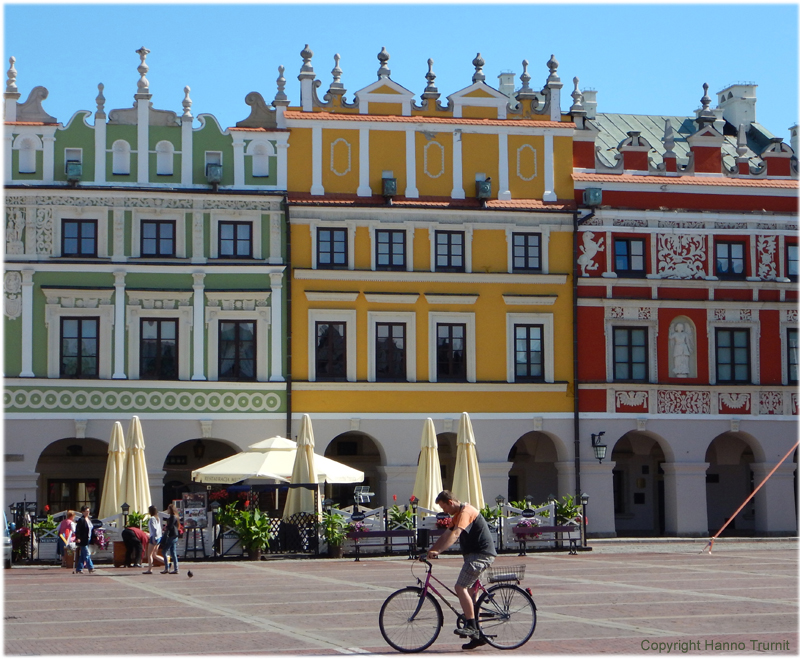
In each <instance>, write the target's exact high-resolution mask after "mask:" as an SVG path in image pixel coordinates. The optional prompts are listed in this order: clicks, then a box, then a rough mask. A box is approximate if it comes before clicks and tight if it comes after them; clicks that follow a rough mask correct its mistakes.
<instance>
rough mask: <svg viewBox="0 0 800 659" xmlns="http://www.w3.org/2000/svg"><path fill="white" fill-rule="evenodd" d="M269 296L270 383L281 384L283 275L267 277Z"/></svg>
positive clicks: (282, 379) (276, 274)
mask: <svg viewBox="0 0 800 659" xmlns="http://www.w3.org/2000/svg"><path fill="white" fill-rule="evenodd" d="M269 282H270V287H271V291H272V293H271V294H270V310H271V312H272V313H271V318H270V336H271V342H270V356H271V359H270V366H271V369H270V376H269V381H270V382H283V381H284V377H283V273H282V272H275V273H272V274H271V275H270V276H269Z"/></svg>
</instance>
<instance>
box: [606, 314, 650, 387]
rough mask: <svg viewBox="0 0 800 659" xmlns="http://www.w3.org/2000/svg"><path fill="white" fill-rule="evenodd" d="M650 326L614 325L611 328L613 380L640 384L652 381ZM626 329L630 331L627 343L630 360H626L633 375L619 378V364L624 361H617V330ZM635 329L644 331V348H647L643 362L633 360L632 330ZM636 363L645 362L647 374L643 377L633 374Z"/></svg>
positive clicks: (630, 373)
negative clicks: (636, 376) (635, 376)
mask: <svg viewBox="0 0 800 659" xmlns="http://www.w3.org/2000/svg"><path fill="white" fill-rule="evenodd" d="M648 330H649V328H648V327H644V326H641V325H614V326H613V327H612V329H611V351H612V353H611V369H612V370H611V374H612V378H613V379H612V381H613V382H629V383H632V384H633V383H638V384H646V383H649V382H650V354H649V353H650V332H649V331H648ZM622 331H626V332H628V343H627V345H626V347H627V349H628V353H629V354H628V360H627V362H625V363H626V364H627V365H628V368H629V375H630V376H631V377H628V378H618V377H617V364H618V363H622V362H618V361H617V347H618V346H617V340H616V339H617V332H622ZM634 331H641V332H644V350H645V357H644V360H643V361H642V362H634V361H633V360H632V356H633V355H632V348H633V343H631V338H632V335H631V332H634ZM635 364H644V369H645V374H644V377H642V378H634V377H632V375H633V366H634V365H635Z"/></svg>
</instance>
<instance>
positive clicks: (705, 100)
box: [700, 82, 711, 113]
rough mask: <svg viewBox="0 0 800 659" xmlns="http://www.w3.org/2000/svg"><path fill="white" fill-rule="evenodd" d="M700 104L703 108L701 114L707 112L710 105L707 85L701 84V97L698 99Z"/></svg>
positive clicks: (705, 83)
mask: <svg viewBox="0 0 800 659" xmlns="http://www.w3.org/2000/svg"><path fill="white" fill-rule="evenodd" d="M700 104H701V105H702V106H703V112H704V113H705V112H707V111H708V108H709V106H710V105H711V97H710V96H709V95H708V83H707V82H704V83H703V97H702V98H701V99H700Z"/></svg>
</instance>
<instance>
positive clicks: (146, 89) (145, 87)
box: [136, 46, 150, 94]
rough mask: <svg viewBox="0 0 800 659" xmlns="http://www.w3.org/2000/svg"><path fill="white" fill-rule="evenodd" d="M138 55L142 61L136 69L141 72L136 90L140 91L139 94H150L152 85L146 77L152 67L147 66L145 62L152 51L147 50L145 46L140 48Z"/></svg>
mask: <svg viewBox="0 0 800 659" xmlns="http://www.w3.org/2000/svg"><path fill="white" fill-rule="evenodd" d="M136 54H137V55H139V59H141V60H142V62H141V64H139V66H138V67H137V69H136V70H137V71H138V72H139V82H137V83H136V88H137V90H138V91H137V94H149V93H150V83H149V82H148V80H147V78H146V77H145V76H146V75H147V72H148V71H149V70H150V67H149V66H147V62H145V60H146V59H147V56H148V55H149V54H150V51H149V50H147V48H145V47H144V46H142V47H141V48H139V50H137V51H136Z"/></svg>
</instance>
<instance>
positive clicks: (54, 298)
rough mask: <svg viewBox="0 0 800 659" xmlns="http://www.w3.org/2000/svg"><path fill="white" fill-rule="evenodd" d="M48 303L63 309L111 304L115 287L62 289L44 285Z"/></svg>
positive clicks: (90, 307)
mask: <svg viewBox="0 0 800 659" xmlns="http://www.w3.org/2000/svg"><path fill="white" fill-rule="evenodd" d="M42 293H44V295H45V298H46V300H47V304H55V305H58V306H60V307H61V308H63V309H97V308H98V307H99V306H100V305H106V304H111V296H112V295H113V294H114V290H113V289H96V290H90V291H88V290H80V289H60V288H44V287H42Z"/></svg>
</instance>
